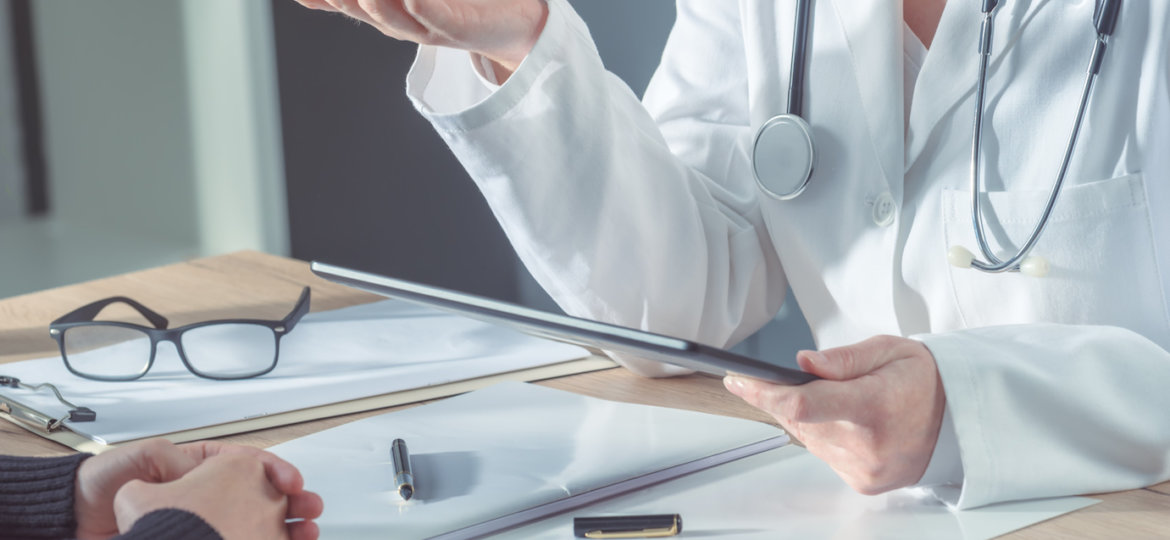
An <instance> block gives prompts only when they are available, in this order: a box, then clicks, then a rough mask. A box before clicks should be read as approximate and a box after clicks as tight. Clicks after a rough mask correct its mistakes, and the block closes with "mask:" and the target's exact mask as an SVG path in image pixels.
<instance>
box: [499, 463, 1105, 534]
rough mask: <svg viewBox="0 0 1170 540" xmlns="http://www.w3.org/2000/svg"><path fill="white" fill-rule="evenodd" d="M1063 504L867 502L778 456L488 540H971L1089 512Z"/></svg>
mask: <svg viewBox="0 0 1170 540" xmlns="http://www.w3.org/2000/svg"><path fill="white" fill-rule="evenodd" d="M1096 502H1097V501H1095V500H1094V499H1086V498H1083V497H1067V498H1059V499H1042V500H1034V501H1024V502H1015V503H1005V504H999V505H994V506H989V507H984V508H977V509H974V510H967V511H963V512H955V511H951V510H949V509H948V508H947V507H946V506H944V505H943V504H942V503H940V502H938V501H937V500H935V499H934V498H932V497H930V496H928V495H924V494H922V493H921V492H920V491H919V490H911V489H906V490H899V491H894V492H891V493H887V494H884V495H879V496H874V497H867V496H865V495H860V494H858V493H857V492H855V491H853V490H852V489H850V488H849V486H847V485H846V484H845V483H844V482H843V481H841V479H840V478H838V477H837V475H836V474H834V473H833V470H832V469H830V468H829V466H828V465H826V464H825V463H824V462H823V461H821V460H819V459H817V458H816V457H814V456H813V455H812V454H809V453H808V451H807V450H805V449H803V448H800V447H798V446H794V445H793V446H786V447H784V448H780V449H776V450H771V451H769V452H765V453H761V454H757V455H755V456H751V457H748V458H744V459H742V460H739V461H736V462H733V463H728V464H726V465H721V466H719V467H715V468H711V469H707V470H705V471H701V472H698V473H695V474H692V475H690V476H686V477H683V478H680V479H677V480H674V481H671V482H669V483H666V484H660V485H656V486H651V487H649V488H646V489H644V490H641V491H639V492H637V493H631V494H629V495H626V496H622V497H617V498H613V499H609V500H607V501H605V502H602V503H600V504H596V505H593V506H590V507H588V508H583V509H581V510H578V511H576V512H572V513H570V514H564V515H560V516H557V517H553V518H550V519H547V520H545V521H542V522H539V523H535V524H532V525H530V526H527V527H523V528H520V529H514V530H512V531H509V532H507V533H505V534H502V535H500V536H496V537H494V538H501V539H516V540H519V539H524V540H543V539H548V540H552V539H554V538H555V539H557V540H561V539H564V538H569V537H571V536H572V534H573V516H604V515H631V514H679V515H681V516H682V520H683V534H682V536H680V538H720V539H728V540H773V539H775V538H800V539H818V538H824V539H833V540H867V539H878V538H899V539H916V538H921V539H923V540H931V539H936V538H947V539H963V540H976V539H984V538H993V537H996V536H1000V535H1003V534H1007V533H1009V532H1011V531H1014V530H1016V529H1019V528H1022V527H1026V526H1028V525H1031V524H1033V523H1039V522H1041V521H1044V520H1047V519H1051V518H1053V517H1056V516H1059V515H1061V514H1065V513H1068V512H1071V511H1073V510H1077V509H1080V508H1084V507H1086V506H1089V505H1091V504H1094V503H1096Z"/></svg>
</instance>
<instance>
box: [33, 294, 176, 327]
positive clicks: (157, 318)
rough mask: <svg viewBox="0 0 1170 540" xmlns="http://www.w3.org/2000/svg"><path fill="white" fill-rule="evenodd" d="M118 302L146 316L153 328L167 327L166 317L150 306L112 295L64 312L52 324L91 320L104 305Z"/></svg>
mask: <svg viewBox="0 0 1170 540" xmlns="http://www.w3.org/2000/svg"><path fill="white" fill-rule="evenodd" d="M119 302H121V303H123V304H126V305H128V306H130V307H132V308H134V310H135V311H137V312H138V313H140V314H141V315H142V316H143V317H146V320H148V321H150V324H153V325H154V327H155V328H158V329H160V330H161V329H164V328H166V327H167V324H168V321H167V318H166V317H163V316H162V315H159V314H158V313H155V312H154V311H151V310H150V308H148V307H146V306H144V305H142V304H139V303H138V302H136V301H134V300H133V299H130V298H126V297H125V296H112V297H110V298H106V299H104V300H98V301H97V302H94V303H92V304H86V305H84V306H81V307H79V308H77V309H75V310H73V311H70V312H69V313H66V314H65V315H63V316H62V317H61V318H59V319H57V320H55V321H53V324H60V323H72V322H87V321H92V320H94V319H95V318H96V317H97V316H98V313H101V311H102V310H103V309H105V308H106V306H108V305H110V304H114V303H119Z"/></svg>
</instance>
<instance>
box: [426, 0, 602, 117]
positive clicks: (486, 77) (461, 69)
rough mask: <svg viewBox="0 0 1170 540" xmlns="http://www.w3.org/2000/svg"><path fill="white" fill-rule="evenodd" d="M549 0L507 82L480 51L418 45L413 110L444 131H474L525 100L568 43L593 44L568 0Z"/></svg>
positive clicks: (561, 55) (557, 59) (589, 45)
mask: <svg viewBox="0 0 1170 540" xmlns="http://www.w3.org/2000/svg"><path fill="white" fill-rule="evenodd" d="M546 3H547V5H548V18H547V19H546V20H545V23H544V29H543V30H541V33H540V37H538V38H537V40H536V44H535V45H533V47H532V50H531V51H529V53H528V56H526V57H525V58H524V60H523V61H521V62H520V65H519V66H518V67H517V68H516V71H515V72H513V73H512V76H510V77H508V80H507V81H504V83H503V84H496V83H497V81H495V74H494V73H493V69H492V68H491V65H490V64H491V63H490V61H488V60H487V59H486V58H483V57H482V56H480V55H478V54H471V53H468V52H467V51H463V50H459V49H451V48H446V47H436V46H432V45H419V47H418V54H417V55H416V56H415V59H414V65H412V66H411V68H410V72H409V73H407V75H406V95H407V96H408V97H409V98H410V100H411V102H412V103H413V104H414V106H415V108H416V109H417V110H418V111H419V112H420V113H421V114H422V115H423V116H424V117H426V118H427V120H429V121H430V122H431V123H432V124H433V125H434V126H435V128H436V129H438V130H439V131H440V132H442V131H471V130H474V129H476V128H479V127H481V126H483V125H484V124H487V123H488V122H491V121H492V120H495V119H496V118H498V117H500V116H502V115H503V114H505V113H506V112H507V111H508V110H510V109H511V108H512V107H514V106H515V105H516V104H517V103H518V102H519V101H520V100H522V99H523V98H524V97H525V95H526V94H527V92H528V90H529V89H531V88H532V86H533V85H535V84H536V82H537V80H538V78H539V77H540V76H541V74H542V72H543V71H544V70H546V69H548V67H549V64H551V63H554V62H558V61H560V60H562V58H561V57H563V56H564V54H562V49H563V48H564V47H565V42H566V41H571V40H578V41H582V42H583V43H584V44H585V45H586V46H588V47H592V46H593V42H592V38H589V36H588V29H587V28H585V27H584V23H583V22H582V21H580V19H578V18H576V17H574V16H572V15H571V10H572V8H571V7H570V6H569V5H568V4H567V2H565V0H548V1H547V2H546ZM578 26H579V27H580V28H578ZM469 58H470V61H469ZM469 63H470V66H469V65H468V64H469ZM469 67H470V68H471V69H468V68H469Z"/></svg>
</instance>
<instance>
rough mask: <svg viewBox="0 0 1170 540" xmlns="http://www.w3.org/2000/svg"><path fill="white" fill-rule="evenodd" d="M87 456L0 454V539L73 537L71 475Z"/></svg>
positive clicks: (74, 529) (73, 474)
mask: <svg viewBox="0 0 1170 540" xmlns="http://www.w3.org/2000/svg"><path fill="white" fill-rule="evenodd" d="M89 456H90V455H89V454H73V455H70V456H64V457H54V458H29V457H10V456H0V539H8V538H67V537H71V536H73V534H74V533H75V532H76V530H77V519H76V517H75V515H74V512H73V490H74V478H75V477H76V476H77V467H78V466H80V465H81V462H82V461H83V460H84V459H85V458H87V457H89Z"/></svg>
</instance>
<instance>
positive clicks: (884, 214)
mask: <svg viewBox="0 0 1170 540" xmlns="http://www.w3.org/2000/svg"><path fill="white" fill-rule="evenodd" d="M897 211H898V206H897V204H895V203H894V196H893V195H890V194H889V192H886V193H882V194H881V195H878V196H877V198H876V199H874V201H873V222H874V223H877V224H878V225H879V226H882V227H889V226H890V225H892V224H893V223H894V214H896V213H897Z"/></svg>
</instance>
